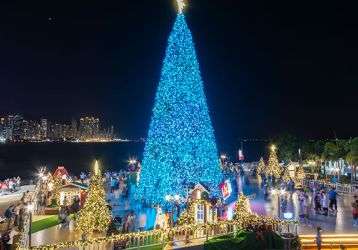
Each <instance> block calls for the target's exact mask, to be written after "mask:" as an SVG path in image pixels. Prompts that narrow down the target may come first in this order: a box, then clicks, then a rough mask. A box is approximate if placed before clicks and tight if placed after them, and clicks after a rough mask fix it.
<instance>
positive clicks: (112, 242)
mask: <svg viewBox="0 0 358 250" xmlns="http://www.w3.org/2000/svg"><path fill="white" fill-rule="evenodd" d="M238 230H240V226H239V225H238V224H237V223H236V222H235V221H225V222H218V223H213V224H201V225H185V226H177V227H174V228H170V229H167V230H160V229H159V230H152V231H146V232H137V233H129V234H118V235H112V236H108V237H98V238H93V239H87V240H78V241H72V242H61V243H58V244H52V245H44V246H37V247H31V249H32V250H40V249H41V250H47V249H48V250H50V249H51V250H52V249H71V250H105V249H124V248H125V249H141V248H143V247H148V246H160V245H162V246H163V247H164V246H165V245H166V244H172V245H176V246H177V245H181V246H185V245H187V244H190V243H193V242H195V243H196V244H203V243H204V242H205V241H206V240H208V239H210V238H213V237H217V236H222V235H230V234H234V233H235V232H237V231H238ZM272 230H273V231H275V232H277V233H279V234H286V233H290V234H293V235H297V223H296V222H293V221H292V222H287V221H286V222H285V223H282V224H277V225H274V227H273V228H272ZM20 249H21V250H24V249H26V248H20Z"/></svg>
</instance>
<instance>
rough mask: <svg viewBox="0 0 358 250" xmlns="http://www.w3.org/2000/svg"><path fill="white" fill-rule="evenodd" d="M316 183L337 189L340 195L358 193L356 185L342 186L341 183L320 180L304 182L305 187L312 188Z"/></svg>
mask: <svg viewBox="0 0 358 250" xmlns="http://www.w3.org/2000/svg"><path fill="white" fill-rule="evenodd" d="M314 183H319V184H321V185H323V186H325V187H328V188H333V187H334V188H336V190H337V192H339V193H349V194H351V193H358V185H354V184H341V183H331V182H324V181H319V180H304V181H303V185H304V186H305V187H311V186H312V185H313V184H314Z"/></svg>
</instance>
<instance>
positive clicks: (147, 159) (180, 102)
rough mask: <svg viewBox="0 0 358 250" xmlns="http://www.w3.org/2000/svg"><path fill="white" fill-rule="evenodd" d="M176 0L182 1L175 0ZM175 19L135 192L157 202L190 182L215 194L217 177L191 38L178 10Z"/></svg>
mask: <svg viewBox="0 0 358 250" xmlns="http://www.w3.org/2000/svg"><path fill="white" fill-rule="evenodd" d="M180 2H181V1H180ZM182 7H183V6H179V8H180V10H179V13H178V15H177V18H176V20H175V24H174V27H173V30H172V32H171V34H170V37H169V41H168V47H167V50H166V55H165V59H164V62H163V68H162V72H161V78H160V82H159V86H158V89H157V93H156V97H155V104H154V108H153V115H152V120H151V123H150V127H149V132H148V137H147V140H146V143H145V149H144V156H143V162H142V173H141V178H140V182H139V187H138V190H137V198H138V199H141V200H145V201H146V202H149V203H156V204H162V203H163V202H164V201H165V197H166V196H167V195H172V196H173V195H180V196H182V197H185V196H186V192H187V187H188V185H189V184H191V183H192V184H197V183H199V182H200V183H202V184H206V185H207V186H208V187H209V189H210V191H211V193H212V194H218V185H219V183H220V181H221V179H222V175H221V170H220V166H219V160H218V152H217V148H216V143H215V137H214V131H213V128H212V124H211V121H210V117H209V111H208V107H207V104H206V98H205V94H204V89H203V82H202V79H201V75H200V69H199V64H198V61H197V57H196V53H195V48H194V43H193V40H192V36H191V33H190V30H189V28H188V26H187V23H186V21H185V16H184V14H183V13H182Z"/></svg>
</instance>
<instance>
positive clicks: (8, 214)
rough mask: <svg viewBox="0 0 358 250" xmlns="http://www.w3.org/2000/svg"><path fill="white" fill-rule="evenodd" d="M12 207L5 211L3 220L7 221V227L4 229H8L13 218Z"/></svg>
mask: <svg viewBox="0 0 358 250" xmlns="http://www.w3.org/2000/svg"><path fill="white" fill-rule="evenodd" d="M14 208H15V206H14V205H10V206H9V207H8V208H7V209H6V210H5V214H4V215H5V218H6V220H7V227H6V229H9V228H10V225H11V222H12V218H13V217H14Z"/></svg>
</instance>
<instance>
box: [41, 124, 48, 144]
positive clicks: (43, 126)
mask: <svg viewBox="0 0 358 250" xmlns="http://www.w3.org/2000/svg"><path fill="white" fill-rule="evenodd" d="M47 128H48V127H47V119H41V129H40V131H41V132H40V137H41V139H42V140H45V139H46V138H47Z"/></svg>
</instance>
